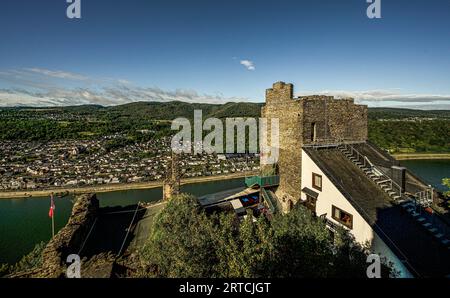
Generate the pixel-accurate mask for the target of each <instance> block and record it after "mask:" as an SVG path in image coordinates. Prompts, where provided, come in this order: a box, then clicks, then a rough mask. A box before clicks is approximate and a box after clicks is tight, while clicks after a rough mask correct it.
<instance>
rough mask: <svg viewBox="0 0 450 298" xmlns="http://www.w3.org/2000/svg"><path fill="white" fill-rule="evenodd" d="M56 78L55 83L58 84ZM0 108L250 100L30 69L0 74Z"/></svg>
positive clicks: (121, 80)
mask: <svg viewBox="0 0 450 298" xmlns="http://www.w3.org/2000/svg"><path fill="white" fill-rule="evenodd" d="M55 79H56V81H55ZM2 81H3V82H6V83H7V84H6V85H7V86H9V87H8V88H4V89H0V107H2V106H3V107H5V106H67V105H83V104H99V105H104V106H110V105H119V104H125V103H130V102H137V101H160V102H168V101H184V102H190V103H224V102H231V101H234V102H237V101H248V99H247V98H240V97H224V96H222V95H220V94H218V95H208V94H199V93H198V92H196V91H195V90H184V89H177V90H173V91H170V90H162V89H160V88H157V87H140V86H136V85H134V84H133V83H132V82H130V81H128V80H126V79H123V78H121V79H113V78H92V77H88V76H84V75H79V74H75V73H71V72H66V71H53V70H48V69H40V68H27V69H20V70H9V71H4V72H0V83H1V82H2Z"/></svg>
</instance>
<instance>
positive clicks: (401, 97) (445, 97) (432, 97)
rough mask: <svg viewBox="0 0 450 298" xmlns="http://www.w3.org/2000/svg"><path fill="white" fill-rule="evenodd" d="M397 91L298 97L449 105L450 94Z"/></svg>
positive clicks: (341, 92)
mask: <svg viewBox="0 0 450 298" xmlns="http://www.w3.org/2000/svg"><path fill="white" fill-rule="evenodd" d="M398 90H399V89H387V90H382V89H380V90H365V91H347V90H323V91H319V92H301V93H300V94H299V95H308V94H312V93H314V94H319V95H328V96H335V97H337V98H348V97H351V98H354V99H355V100H357V101H360V102H366V103H370V102H371V103H382V102H399V103H432V102H447V103H450V94H426V93H425V94H420V93H401V92H399V91H398Z"/></svg>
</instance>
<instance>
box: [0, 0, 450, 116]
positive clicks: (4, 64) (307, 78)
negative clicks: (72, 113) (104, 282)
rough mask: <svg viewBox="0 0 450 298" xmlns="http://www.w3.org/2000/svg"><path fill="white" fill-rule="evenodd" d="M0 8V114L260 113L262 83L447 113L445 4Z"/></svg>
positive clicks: (87, 1)
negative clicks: (138, 105)
mask: <svg viewBox="0 0 450 298" xmlns="http://www.w3.org/2000/svg"><path fill="white" fill-rule="evenodd" d="M67 6H68V4H67V3H66V1H65V0H48V1H45V0H40V1H36V0H2V1H1V3H0V37H1V46H0V106H5V105H68V104H85V103H100V104H105V105H111V104H121V103H125V102H130V101H137V100H163V101H164V100H185V101H201V102H226V101H236V100H242V101H244V100H249V101H258V102H262V101H263V100H264V90H265V89H266V88H269V87H270V86H271V84H272V83H273V82H276V81H280V80H281V81H286V82H292V83H294V84H295V92H296V94H298V95H303V94H312V93H319V94H332V95H336V96H353V97H355V98H356V99H357V100H358V101H359V102H362V103H365V104H369V105H370V106H403V107H415V108H425V109H430V108H446V109H449V108H450V1H448V0H446V1H444V0H432V1H430V0H428V1H427V0H410V1H406V0H405V1H400V0H395V1H394V0H381V14H382V18H381V19H369V18H367V16H366V9H367V6H368V4H367V3H366V0H343V1H332V0H330V1H326V0H320V1H317V0H311V1H299V0H293V1H285V0H279V1H262V0H258V1H254V0H241V1H237V0H228V1H214V0H209V1H206V0H205V1H201V0H190V1H186V0H183V1H150V0H126V1H125V0H114V1H113V0H109V1H108V0H81V11H82V18H81V19H79V20H74V19H68V18H67V17H66V7H67Z"/></svg>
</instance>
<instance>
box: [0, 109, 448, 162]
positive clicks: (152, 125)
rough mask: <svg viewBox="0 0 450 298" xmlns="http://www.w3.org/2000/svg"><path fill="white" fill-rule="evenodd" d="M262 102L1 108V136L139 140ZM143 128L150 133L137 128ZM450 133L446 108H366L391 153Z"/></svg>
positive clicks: (250, 113)
mask: <svg viewBox="0 0 450 298" xmlns="http://www.w3.org/2000/svg"><path fill="white" fill-rule="evenodd" d="M262 105H263V104H262V103H251V102H239V103H236V102H229V103H225V104H201V103H186V102H178V101H177V102H175V101H174V102H135V103H129V104H124V105H118V106H111V107H102V106H98V105H84V106H72V107H56V108H55V107H52V108H26V107H20V108H3V109H0V140H33V141H45V140H55V139H81V138H96V137H98V136H104V135H109V134H114V133H124V134H126V135H128V138H130V139H131V140H137V141H143V140H146V139H149V138H152V137H160V136H166V135H170V134H171V131H170V123H169V122H168V121H170V120H173V119H175V118H178V117H185V118H188V119H192V118H193V116H194V110H202V113H203V118H204V119H205V118H211V117H215V118H220V119H224V118H227V117H260V113H261V107H262ZM281 116H282V115H281ZM161 120H165V121H161ZM144 129H145V130H150V131H152V133H151V134H149V135H142V134H140V133H137V131H139V130H144ZM449 135H450V111H449V110H443V111H422V110H410V109H394V108H369V139H370V140H371V141H373V142H375V143H376V144H377V145H379V146H380V147H382V148H385V149H389V150H390V151H391V152H392V153H398V152H408V153H414V152H430V153H438V152H445V153H446V152H450V140H449V137H448V136H449ZM128 142H129V141H124V143H128Z"/></svg>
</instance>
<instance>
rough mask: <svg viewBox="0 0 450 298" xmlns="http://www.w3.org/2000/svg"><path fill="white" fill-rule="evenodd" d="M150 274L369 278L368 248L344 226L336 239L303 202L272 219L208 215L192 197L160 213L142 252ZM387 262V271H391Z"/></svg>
mask: <svg viewBox="0 0 450 298" xmlns="http://www.w3.org/2000/svg"><path fill="white" fill-rule="evenodd" d="M141 257H142V262H143V264H145V265H146V267H147V269H148V270H147V271H146V274H144V276H151V277H194V278H195V277H197V278H198V277H205V278H206V277H224V278H231V277H248V278H253V277H341V276H345V277H365V276H366V268H367V263H366V253H365V249H364V248H363V247H361V246H360V245H358V244H357V243H355V242H354V241H353V240H352V238H351V236H350V235H349V234H348V233H347V232H345V231H344V230H341V231H338V233H337V234H336V235H335V239H333V237H332V235H331V234H330V232H329V231H328V229H326V228H325V225H324V223H323V222H321V221H320V220H318V219H316V218H314V217H312V215H311V214H310V213H309V212H308V211H307V210H306V209H305V208H303V207H302V206H297V207H296V208H295V209H294V210H293V211H292V212H290V213H289V214H287V215H276V216H275V217H274V218H273V219H272V220H271V221H268V220H267V219H266V218H265V217H259V218H258V220H257V221H256V222H253V221H252V217H251V216H248V217H247V218H246V219H245V220H243V221H242V222H240V221H239V220H238V219H237V218H236V217H235V216H234V215H233V214H230V213H220V214H209V215H207V214H206V213H205V212H204V211H203V209H202V208H200V206H199V205H198V203H197V200H196V199H195V198H193V197H191V196H188V195H181V196H178V197H176V198H174V199H172V200H171V201H170V202H169V203H168V204H167V206H166V207H165V209H164V210H163V211H162V212H161V213H160V214H159V215H158V216H157V218H156V219H155V223H154V226H153V230H152V233H151V236H150V239H149V240H148V243H147V244H146V246H145V247H144V249H143V250H142V253H141ZM389 270H390V269H389V267H387V266H384V265H383V275H384V276H387V275H389Z"/></svg>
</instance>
